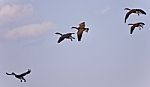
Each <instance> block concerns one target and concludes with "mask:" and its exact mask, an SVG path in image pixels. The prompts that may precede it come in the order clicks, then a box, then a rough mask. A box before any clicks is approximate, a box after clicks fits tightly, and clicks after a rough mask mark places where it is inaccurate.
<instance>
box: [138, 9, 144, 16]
mask: <svg viewBox="0 0 150 87" xmlns="http://www.w3.org/2000/svg"><path fill="white" fill-rule="evenodd" d="M137 11H139V12H140V13H141V14H144V15H146V12H145V11H143V10H142V9H137Z"/></svg>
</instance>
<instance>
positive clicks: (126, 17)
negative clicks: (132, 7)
mask: <svg viewBox="0 0 150 87" xmlns="http://www.w3.org/2000/svg"><path fill="white" fill-rule="evenodd" d="M130 14H131V11H129V12H128V13H126V16H125V21H124V22H125V23H126V21H127V19H128V17H129V15H130Z"/></svg>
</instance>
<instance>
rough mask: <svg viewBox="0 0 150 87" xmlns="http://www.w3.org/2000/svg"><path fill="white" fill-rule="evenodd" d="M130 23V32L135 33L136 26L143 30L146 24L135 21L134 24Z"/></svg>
mask: <svg viewBox="0 0 150 87" xmlns="http://www.w3.org/2000/svg"><path fill="white" fill-rule="evenodd" d="M128 25H132V26H131V28H130V34H132V33H133V31H134V29H135V28H136V27H138V28H139V30H141V28H143V26H144V25H145V24H144V23H143V22H138V23H134V24H128Z"/></svg>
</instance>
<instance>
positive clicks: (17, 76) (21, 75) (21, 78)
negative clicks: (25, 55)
mask: <svg viewBox="0 0 150 87" xmlns="http://www.w3.org/2000/svg"><path fill="white" fill-rule="evenodd" d="M29 73H31V70H30V69H28V71H27V72H25V73H22V74H19V75H17V74H15V73H14V72H12V73H11V74H9V73H7V72H6V74H7V75H14V76H15V77H16V78H18V79H20V81H21V82H22V80H24V82H26V79H25V78H24V76H25V75H27V74H29Z"/></svg>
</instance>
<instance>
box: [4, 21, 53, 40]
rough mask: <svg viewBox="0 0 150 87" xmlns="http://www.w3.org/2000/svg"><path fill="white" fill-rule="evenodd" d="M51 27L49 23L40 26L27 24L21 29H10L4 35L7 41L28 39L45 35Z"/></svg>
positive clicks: (51, 24)
mask: <svg viewBox="0 0 150 87" xmlns="http://www.w3.org/2000/svg"><path fill="white" fill-rule="evenodd" d="M52 27H53V23H51V22H43V23H40V24H29V25H24V26H22V27H18V28H15V29H12V30H11V31H9V32H8V33H7V34H6V36H5V37H6V38H7V39H11V40H14V39H19V38H30V37H36V36H39V35H42V34H45V33H46V32H47V31H48V30H49V29H50V28H52Z"/></svg>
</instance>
